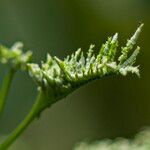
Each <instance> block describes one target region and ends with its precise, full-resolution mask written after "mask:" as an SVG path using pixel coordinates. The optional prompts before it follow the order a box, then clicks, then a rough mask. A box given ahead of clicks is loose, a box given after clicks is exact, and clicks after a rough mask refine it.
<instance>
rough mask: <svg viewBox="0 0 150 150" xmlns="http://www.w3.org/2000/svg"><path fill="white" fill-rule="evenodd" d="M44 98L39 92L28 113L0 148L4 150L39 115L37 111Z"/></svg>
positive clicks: (40, 107) (39, 109) (39, 110)
mask: <svg viewBox="0 0 150 150" xmlns="http://www.w3.org/2000/svg"><path fill="white" fill-rule="evenodd" d="M44 99H45V97H44V93H43V92H42V91H40V92H39V95H38V96H37V99H36V101H35V103H34V105H33V107H32V109H31V111H30V112H29V114H28V115H27V116H26V117H25V119H24V120H23V121H22V122H21V123H20V125H19V126H18V127H17V128H16V129H15V130H14V131H13V132H12V133H11V134H10V135H9V136H8V137H7V138H6V140H4V141H3V142H2V143H1V144H0V150H6V149H7V148H8V147H9V146H10V145H11V144H12V143H13V142H14V141H15V140H16V139H17V138H18V137H19V136H20V135H21V133H22V132H23V131H24V130H25V129H26V128H27V127H28V125H29V124H30V123H31V122H32V121H33V120H34V119H35V118H36V117H38V116H39V113H40V112H41V110H42V107H43V105H42V104H43V100H44Z"/></svg>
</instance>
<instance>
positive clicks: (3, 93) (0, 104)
mask: <svg viewBox="0 0 150 150" xmlns="http://www.w3.org/2000/svg"><path fill="white" fill-rule="evenodd" d="M14 73H15V70H14V69H10V70H9V72H8V73H7V75H6V76H5V77H4V80H3V82H2V87H1V89H0V113H2V112H3V110H4V107H5V102H6V98H7V95H8V92H9V89H10V86H11V82H12V79H13V76H14Z"/></svg>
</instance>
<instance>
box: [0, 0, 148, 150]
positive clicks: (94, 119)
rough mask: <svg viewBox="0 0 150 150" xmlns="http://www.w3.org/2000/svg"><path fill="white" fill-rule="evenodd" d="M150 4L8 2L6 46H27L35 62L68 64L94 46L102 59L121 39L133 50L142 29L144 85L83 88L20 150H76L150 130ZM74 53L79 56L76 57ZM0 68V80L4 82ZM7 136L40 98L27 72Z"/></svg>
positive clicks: (117, 81)
mask: <svg viewBox="0 0 150 150" xmlns="http://www.w3.org/2000/svg"><path fill="white" fill-rule="evenodd" d="M149 14H150V1H149V0H122V1H120V0H114V1H109V0H71V1H69V0H43V1H40V0H1V1H0V42H1V43H2V44H5V45H8V46H11V45H12V44H13V43H14V42H16V41H23V42H24V44H25V47H26V48H27V49H31V50H33V52H34V61H36V62H39V61H40V60H42V59H45V56H46V53H47V52H49V53H51V54H52V55H57V56H59V57H61V58H63V57H64V56H66V55H67V54H70V53H71V52H73V51H74V50H76V49H77V48H79V47H82V48H83V49H84V50H85V51H86V50H87V49H88V47H89V45H90V44H91V43H93V44H96V49H97V51H98V49H99V47H100V45H101V44H102V43H104V41H105V40H106V38H107V36H109V35H113V34H114V33H115V32H119V36H120V45H122V44H124V43H125V42H126V39H127V38H128V37H130V35H131V33H133V32H134V30H135V27H136V26H137V25H138V23H139V22H140V21H142V22H144V23H145V27H144V31H143V33H142V36H141V37H140V38H139V39H140V40H139V42H138V43H139V44H138V45H140V47H141V53H140V55H139V58H138V62H137V63H138V64H141V78H140V79H138V78H136V77H134V76H129V77H128V78H123V77H111V78H105V79H104V80H101V81H96V82H92V83H90V84H88V85H87V86H84V87H82V88H80V89H79V90H77V91H76V92H74V93H73V94H72V95H70V96H69V97H67V98H66V99H64V100H63V101H60V102H59V103H56V104H55V105H53V106H52V108H51V109H49V110H46V111H45V112H44V113H43V115H42V116H41V118H40V120H38V121H34V123H33V124H32V125H31V126H30V127H29V128H28V129H27V130H26V131H25V132H24V134H23V135H22V136H21V139H20V141H23V142H19V141H18V142H17V143H19V144H17V143H16V144H15V145H14V147H15V146H16V147H15V148H14V149H15V150H16V149H17V148H18V149H20V147H22V144H23V147H24V148H25V147H26V146H25V145H27V148H26V149H28V150H29V149H31V150H32V149H36V150H48V149H53V150H69V149H71V148H72V147H73V145H74V144H75V143H77V142H79V141H81V140H83V139H85V138H86V139H90V140H94V139H103V138H105V137H107V138H115V137H117V136H123V137H132V135H134V134H135V133H136V132H137V131H139V130H140V128H141V127H143V126H148V125H150V116H149V114H150V101H149V93H150V92H149V91H150V88H149V85H150V78H149V76H150V75H149V74H150V70H149V65H150V63H149V55H150V51H149V33H150V19H149ZM71 50H72V51H71ZM3 68H4V67H3V66H1V68H0V76H1V77H0V78H1V79H2V76H3V75H4V71H3ZM11 89H12V90H11V94H10V96H9V99H8V101H7V106H6V109H5V112H4V115H3V116H2V118H1V119H0V134H1V135H5V134H9V133H10V132H11V131H12V130H13V129H14V128H15V127H16V126H17V125H18V124H19V122H20V121H21V120H22V119H23V118H24V116H25V115H26V114H27V113H28V111H29V109H30V108H31V106H32V104H33V101H34V97H35V95H36V86H35V84H34V83H33V81H32V80H31V79H30V78H29V77H28V76H27V75H24V74H23V73H22V72H18V74H17V76H16V77H15V79H14V82H13V85H12V88H11Z"/></svg>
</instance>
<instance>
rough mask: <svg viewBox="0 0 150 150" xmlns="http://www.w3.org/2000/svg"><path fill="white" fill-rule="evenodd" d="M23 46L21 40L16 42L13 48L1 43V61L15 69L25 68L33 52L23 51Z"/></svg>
mask: <svg viewBox="0 0 150 150" xmlns="http://www.w3.org/2000/svg"><path fill="white" fill-rule="evenodd" d="M22 48H23V44H22V43H21V42H17V43H15V44H14V45H13V46H12V47H11V48H7V47H5V46H3V45H0V62H1V63H3V64H10V66H11V67H12V68H13V69H14V70H20V69H21V70H25V69H26V68H27V63H29V62H30V61H31V59H32V52H31V51H27V52H25V53H23V50H22Z"/></svg>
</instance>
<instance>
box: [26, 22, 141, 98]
mask: <svg viewBox="0 0 150 150" xmlns="http://www.w3.org/2000/svg"><path fill="white" fill-rule="evenodd" d="M142 26H143V24H141V25H140V27H138V29H137V30H136V32H135V33H134V35H133V36H132V37H131V39H130V40H128V41H127V44H126V46H125V47H123V48H122V51H121V56H120V57H119V58H118V62H117V61H116V60H115V56H116V51H117V47H118V34H117V33H116V34H115V35H114V36H113V37H110V38H108V40H107V41H106V43H105V44H103V45H102V47H101V49H100V51H99V53H98V54H97V55H95V54H94V53H93V48H94V45H91V46H90V48H89V50H88V52H87V54H86V55H85V54H84V53H83V51H82V50H81V49H78V50H77V51H76V52H75V53H73V54H72V55H71V56H70V55H68V56H67V57H66V58H65V59H64V60H60V59H59V58H57V57H56V56H55V57H51V56H50V55H49V54H48V55H47V61H46V62H45V63H42V64H41V66H39V65H38V64H28V69H29V72H30V75H31V76H32V77H33V78H34V80H35V81H36V82H37V84H38V85H39V87H40V88H43V89H46V90H47V91H48V93H54V97H57V96H58V98H59V96H62V95H67V94H68V93H70V91H72V90H75V89H76V88H78V87H79V86H81V85H83V84H85V83H87V82H89V81H91V80H94V79H99V78H101V77H104V76H107V75H111V74H121V75H123V76H125V75H127V73H130V72H131V73H135V74H136V75H138V76H139V69H138V66H135V67H134V66H133V64H134V63H135V61H136V57H137V55H138V53H139V50H140V48H139V47H137V48H136V49H135V51H134V52H133V53H132V54H131V56H129V57H128V55H129V53H130V51H131V49H133V48H134V45H135V44H136V41H137V38H138V36H139V34H140V32H141V29H142Z"/></svg>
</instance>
